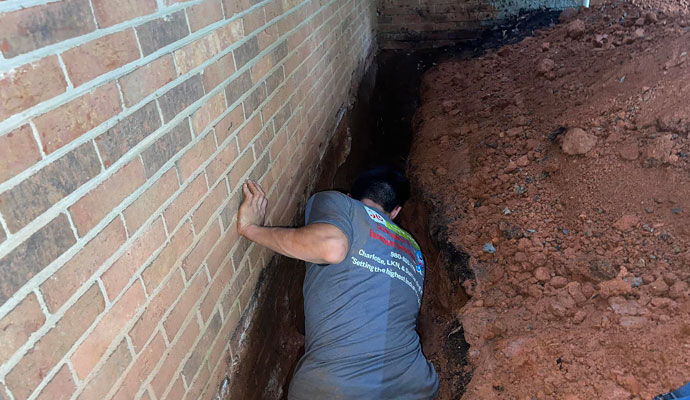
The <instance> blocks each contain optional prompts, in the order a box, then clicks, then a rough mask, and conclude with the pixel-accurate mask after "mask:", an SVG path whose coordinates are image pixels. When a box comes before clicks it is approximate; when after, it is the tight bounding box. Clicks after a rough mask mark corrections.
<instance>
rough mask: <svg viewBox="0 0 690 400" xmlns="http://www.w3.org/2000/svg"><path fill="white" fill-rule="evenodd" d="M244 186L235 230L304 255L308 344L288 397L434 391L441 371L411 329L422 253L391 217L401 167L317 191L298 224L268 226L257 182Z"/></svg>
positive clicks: (403, 195) (396, 207)
mask: <svg viewBox="0 0 690 400" xmlns="http://www.w3.org/2000/svg"><path fill="white" fill-rule="evenodd" d="M242 190H243V192H244V195H245V196H246V199H245V200H244V202H243V203H242V205H241V206H240V209H239V213H238V218H237V229H238V231H239V233H240V234H241V235H243V236H245V237H247V238H248V239H250V240H252V241H254V242H256V243H259V244H261V245H263V246H266V247H268V248H270V249H272V250H274V251H276V252H278V253H280V254H283V255H285V256H288V257H293V258H297V259H300V260H304V261H306V262H307V272H306V276H305V279H304V314H305V328H306V332H305V340H306V343H305V354H304V356H303V357H302V359H301V360H300V361H299V364H298V365H297V369H296V371H295V375H294V378H293V380H292V382H291V384H290V391H289V395H288V397H289V399H290V400H319V399H324V400H335V399H357V400H365V399H371V400H374V399H377V400H378V399H396V400H406V399H409V400H413V399H425V400H426V399H432V398H434V397H435V396H436V393H437V392H438V377H437V375H436V371H435V370H434V367H433V366H432V365H431V363H429V361H427V360H426V358H425V357H424V355H423V354H422V349H421V346H420V342H419V336H418V335H417V332H416V327H417V317H418V314H419V307H420V305H421V299H422V288H423V286H422V285H423V283H424V258H423V257H422V252H421V250H420V248H419V245H417V243H416V242H415V241H414V239H413V238H412V236H410V235H409V234H408V233H407V232H405V231H404V230H402V229H400V228H399V227H398V226H397V225H395V224H394V223H393V222H392V220H393V219H394V218H395V217H396V216H397V215H398V213H399V212H400V210H401V207H402V204H403V203H404V202H405V201H406V200H407V198H408V197H409V194H410V188H409V182H408V181H407V179H406V178H405V176H404V175H402V173H400V172H399V171H397V170H394V169H391V168H386V167H382V168H376V169H373V170H369V171H367V172H365V173H364V174H363V175H362V176H360V177H359V178H358V179H357V181H356V182H355V184H354V186H353V188H352V191H351V193H350V196H351V197H348V196H346V195H343V194H342V193H339V192H335V191H328V192H321V193H317V194H315V195H314V196H312V198H311V199H310V200H309V202H308V203H307V209H306V225H305V226H303V227H301V228H277V227H264V226H263V223H264V218H265V214H266V203H267V201H266V197H265V194H264V192H263V190H262V189H261V187H260V186H259V185H257V184H256V183H254V182H252V181H248V182H247V183H245V184H244V185H243V187H242Z"/></svg>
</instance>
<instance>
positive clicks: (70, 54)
mask: <svg viewBox="0 0 690 400" xmlns="http://www.w3.org/2000/svg"><path fill="white" fill-rule="evenodd" d="M118 6H119V4H118ZM138 58H139V46H138V45H137V39H136V38H135V37H134V30H133V29H127V30H125V31H121V32H116V33H113V34H110V35H107V36H103V37H101V38H98V39H95V40H92V41H90V42H88V43H85V44H82V45H80V46H77V47H75V48H72V49H69V50H67V51H65V52H64V53H62V60H63V61H64V63H65V68H66V69H67V75H69V78H70V80H71V81H72V84H74V86H75V87H76V86H80V85H82V84H83V83H86V82H88V81H90V80H92V79H94V78H96V77H98V76H100V75H103V74H105V73H106V72H109V71H112V70H115V69H117V68H119V67H121V66H123V65H125V64H129V63H130V62H132V61H134V60H136V59H138Z"/></svg>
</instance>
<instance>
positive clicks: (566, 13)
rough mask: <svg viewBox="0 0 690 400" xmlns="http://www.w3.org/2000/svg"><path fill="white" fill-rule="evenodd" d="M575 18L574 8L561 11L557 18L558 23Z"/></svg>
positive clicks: (575, 11)
mask: <svg viewBox="0 0 690 400" xmlns="http://www.w3.org/2000/svg"><path fill="white" fill-rule="evenodd" d="M576 16H577V10H576V9H574V8H566V9H565V10H563V11H561V14H560V15H559V16H558V21H559V22H566V21H569V20H571V19H573V18H575V17H576Z"/></svg>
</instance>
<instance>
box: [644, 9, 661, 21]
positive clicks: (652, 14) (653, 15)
mask: <svg viewBox="0 0 690 400" xmlns="http://www.w3.org/2000/svg"><path fill="white" fill-rule="evenodd" d="M657 21H659V18H658V17H657V16H656V13H655V12H651V11H650V12H648V13H646V14H645V15H644V22H646V23H648V24H656V23H657Z"/></svg>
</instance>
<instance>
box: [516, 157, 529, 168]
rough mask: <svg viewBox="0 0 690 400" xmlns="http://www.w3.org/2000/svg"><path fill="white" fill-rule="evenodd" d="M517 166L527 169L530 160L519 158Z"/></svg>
mask: <svg viewBox="0 0 690 400" xmlns="http://www.w3.org/2000/svg"><path fill="white" fill-rule="evenodd" d="M515 164H516V165H517V166H518V167H526V166H528V165H529V159H528V158H527V156H522V157H520V158H518V159H517V161H515Z"/></svg>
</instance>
